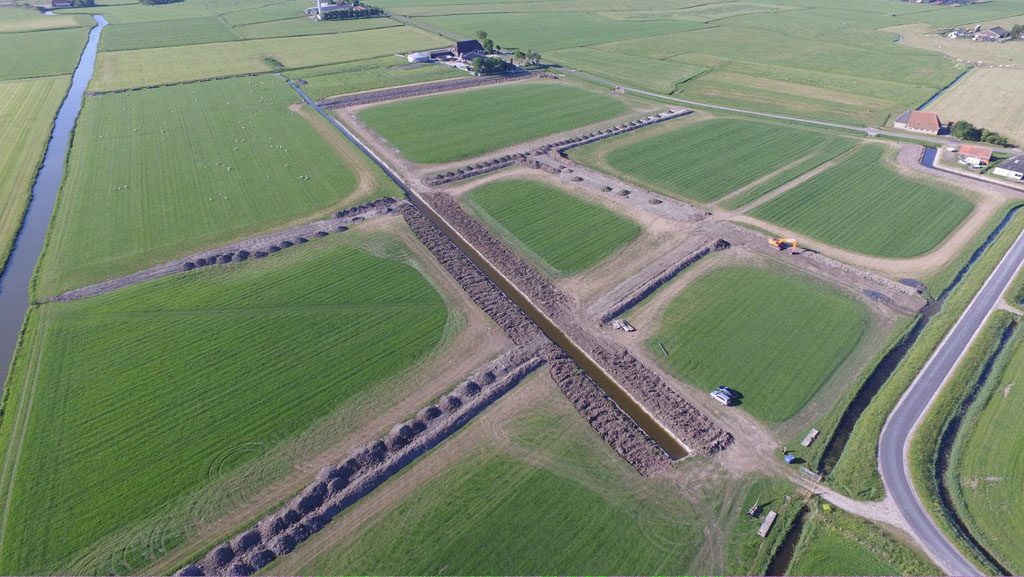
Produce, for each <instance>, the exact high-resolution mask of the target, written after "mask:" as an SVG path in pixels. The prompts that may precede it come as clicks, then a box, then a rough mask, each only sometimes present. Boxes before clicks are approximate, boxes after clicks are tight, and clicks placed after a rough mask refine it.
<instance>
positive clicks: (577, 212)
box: [469, 180, 640, 275]
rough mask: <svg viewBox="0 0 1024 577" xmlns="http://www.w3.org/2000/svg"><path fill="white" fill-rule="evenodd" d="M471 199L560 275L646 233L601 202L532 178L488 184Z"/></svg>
mask: <svg viewBox="0 0 1024 577" xmlns="http://www.w3.org/2000/svg"><path fill="white" fill-rule="evenodd" d="M469 201H470V202H471V203H472V204H473V205H474V207H475V208H476V212H477V213H478V214H479V215H480V216H481V217H482V218H483V219H484V220H485V221H486V222H488V224H490V225H491V226H492V227H493V228H495V229H496V230H497V232H498V233H499V234H500V236H502V237H504V238H505V239H507V240H509V241H511V242H512V244H514V245H517V248H522V249H524V250H525V252H526V254H528V255H530V256H532V257H533V260H534V261H535V262H536V261H539V262H540V263H541V264H542V265H543V266H545V267H547V268H548V269H551V270H553V271H554V272H555V273H556V274H559V275H572V274H576V273H580V272H583V271H585V270H587V269H589V268H590V267H592V266H594V265H596V264H597V263H599V262H601V261H602V260H604V259H605V258H606V257H607V256H608V255H610V254H612V253H613V252H615V251H616V250H618V249H619V248H621V247H623V246H625V245H626V244H628V243H629V242H630V241H631V240H633V239H634V238H635V237H636V236H637V235H638V234H640V227H639V226H638V225H637V224H636V223H634V222H632V221H630V220H628V219H626V218H624V217H622V216H619V215H618V214H616V213H614V212H612V211H610V210H608V209H607V208H605V207H603V206H601V205H599V204H595V203H592V202H587V201H584V200H581V199H579V198H576V197H575V196H572V195H571V194H569V193H567V192H565V191H562V190H559V189H557V188H555V187H553V186H549V185H546V184H541V183H538V182H534V181H529V180H511V181H500V182H495V183H492V184H487V185H484V186H482V187H480V188H477V189H475V190H473V191H472V192H471V193H470V194H469Z"/></svg>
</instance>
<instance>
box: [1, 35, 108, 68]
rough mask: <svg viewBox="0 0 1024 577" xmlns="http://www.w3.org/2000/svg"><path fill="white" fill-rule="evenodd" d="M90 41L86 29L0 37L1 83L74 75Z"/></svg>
mask: <svg viewBox="0 0 1024 577" xmlns="http://www.w3.org/2000/svg"><path fill="white" fill-rule="evenodd" d="M88 37H89V29H88V28H85V27H81V28H67V29H64V30H44V31H40V32H20V33H17V34H0V54H2V55H3V58H0V80H14V79H18V78H36V77H39V76H57V75H61V74H71V73H72V72H74V70H75V66H76V65H78V59H79V58H80V57H81V56H82V49H83V48H85V41H86V40H87V39H88Z"/></svg>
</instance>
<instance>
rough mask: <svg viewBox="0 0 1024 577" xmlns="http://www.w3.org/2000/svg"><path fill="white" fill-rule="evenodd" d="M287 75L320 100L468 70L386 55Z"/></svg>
mask: <svg viewBox="0 0 1024 577" xmlns="http://www.w3.org/2000/svg"><path fill="white" fill-rule="evenodd" d="M287 76H288V77H289V78H295V79H302V80H305V81H306V85H305V86H303V87H302V89H303V90H305V91H306V94H309V96H310V98H313V99H314V100H320V99H323V98H327V97H328V96H335V95H337V94H346V93H349V92H360V91H363V90H376V89H379V88H388V87H390V86H400V85H402V84H414V83H417V82H430V81H432V80H444V79H446V78H463V77H465V76H466V73H465V72H462V71H461V70H458V69H456V68H452V67H451V66H445V65H443V64H409V63H407V62H406V61H405V60H399V59H398V58H396V57H394V56H384V57H382V58H372V59H369V60H360V61H358V62H350V63H347V64H333V65H330V66H323V67H320V68H303V69H301V70H296V71H294V72H291V73H289V74H288V75H287Z"/></svg>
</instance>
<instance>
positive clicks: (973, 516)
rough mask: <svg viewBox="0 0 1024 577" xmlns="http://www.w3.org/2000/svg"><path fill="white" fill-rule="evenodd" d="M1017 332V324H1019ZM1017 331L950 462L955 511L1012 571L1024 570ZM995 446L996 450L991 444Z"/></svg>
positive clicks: (1022, 362)
mask: <svg viewBox="0 0 1024 577" xmlns="http://www.w3.org/2000/svg"><path fill="white" fill-rule="evenodd" d="M1018 332H1019V329H1018ZM1021 342H1022V341H1021V339H1020V336H1019V335H1017V337H1016V338H1015V340H1014V341H1012V344H1013V345H1015V348H1014V349H1013V351H1012V355H1011V356H1010V357H1009V362H1008V363H1007V364H1006V365H1005V367H1003V368H1002V370H1001V371H998V372H996V373H993V374H992V375H991V376H990V377H989V379H988V383H986V384H985V388H984V389H983V390H982V393H981V394H980V395H979V399H978V401H977V404H976V406H975V407H973V408H972V409H971V411H970V412H969V413H968V417H967V419H966V420H965V421H964V424H963V425H962V429H961V439H958V442H957V444H958V446H957V448H956V450H955V451H954V455H956V457H955V459H954V461H953V462H952V463H951V464H950V469H951V470H952V471H954V472H955V473H954V474H952V475H950V481H952V483H951V485H952V487H953V492H954V494H956V495H957V496H958V503H957V504H958V505H959V507H958V509H959V510H958V513H959V514H960V516H961V518H963V519H964V520H965V522H966V523H967V526H968V528H969V530H970V531H971V534H972V535H974V536H975V538H977V539H978V540H979V541H980V542H981V543H982V544H983V545H984V547H985V548H986V549H987V550H988V551H989V552H990V553H992V554H993V555H995V557H996V558H997V559H998V560H999V561H1000V563H1002V564H1003V566H1005V567H1006V568H1007V569H1009V570H1010V571H1013V572H1015V573H1019V572H1021V571H1022V570H1024V552H1022V551H1021V549H1020V546H1019V544H1020V538H1021V536H1022V535H1024V520H1022V516H1021V513H1022V512H1024V509H1022V507H1021V503H1020V494H1021V491H1022V490H1024V474H1022V473H1024V434H1022V431H1021V420H1020V415H1021V412H1022V410H1024V389H1022V388H1021V387H1022V386H1021V385H1018V384H1017V383H1024V346H1021V344H1020V343H1021ZM994 449H995V450H994Z"/></svg>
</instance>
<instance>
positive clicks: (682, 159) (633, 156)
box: [572, 119, 834, 202]
mask: <svg viewBox="0 0 1024 577" xmlns="http://www.w3.org/2000/svg"><path fill="white" fill-rule="evenodd" d="M627 138H630V137H627ZM833 138H834V137H831V136H829V135H827V134H824V133H820V132H815V131H811V130H804V129H800V128H792V127H789V126H782V125H775V124H767V123H762V122H751V121H745V120H735V119H712V120H706V121H703V122H695V123H691V124H685V125H683V126H681V127H680V128H678V129H676V130H671V131H665V132H661V133H659V134H657V135H655V136H651V137H649V138H643V139H641V138H639V137H632V138H630V139H629V140H626V141H625V143H624V144H620V142H622V141H621V140H618V139H611V140H608V141H605V142H601V143H598V144H596V145H592V146H591V147H584V148H583V149H581V150H580V151H579V152H576V151H574V152H573V153H572V154H573V155H574V156H576V157H578V158H580V159H581V160H583V161H585V162H588V163H590V164H596V165H597V166H598V167H600V168H609V169H611V170H612V171H613V172H615V173H617V174H618V175H620V176H622V177H624V178H626V179H627V180H631V181H633V182H634V183H636V184H637V185H639V186H644V187H647V188H651V189H654V190H658V191H661V192H664V193H665V194H668V195H671V196H675V197H679V198H686V199H691V200H696V201H699V202H711V201H714V200H717V199H719V198H721V197H723V196H725V195H726V194H728V193H730V192H732V191H734V190H736V189H738V188H740V187H742V186H744V185H746V184H748V183H750V182H753V181H754V180H757V179H758V178H760V177H762V176H764V175H766V174H768V173H770V172H772V171H775V170H778V169H780V168H783V167H785V166H786V165H787V164H790V163H792V162H795V161H797V160H800V159H801V158H803V157H806V156H809V155H812V154H817V153H819V152H820V151H819V149H820V148H822V147H823V146H825V145H826V143H829V142H830V141H831V140H832V139H833ZM587 148H594V149H595V151H597V152H596V154H597V155H598V158H597V161H596V162H591V161H590V159H589V158H588V157H589V156H590V154H589V153H588V152H587V151H586V149H587ZM605 151H607V154H605V155H604V157H603V158H601V155H602V154H604V152H605Z"/></svg>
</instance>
